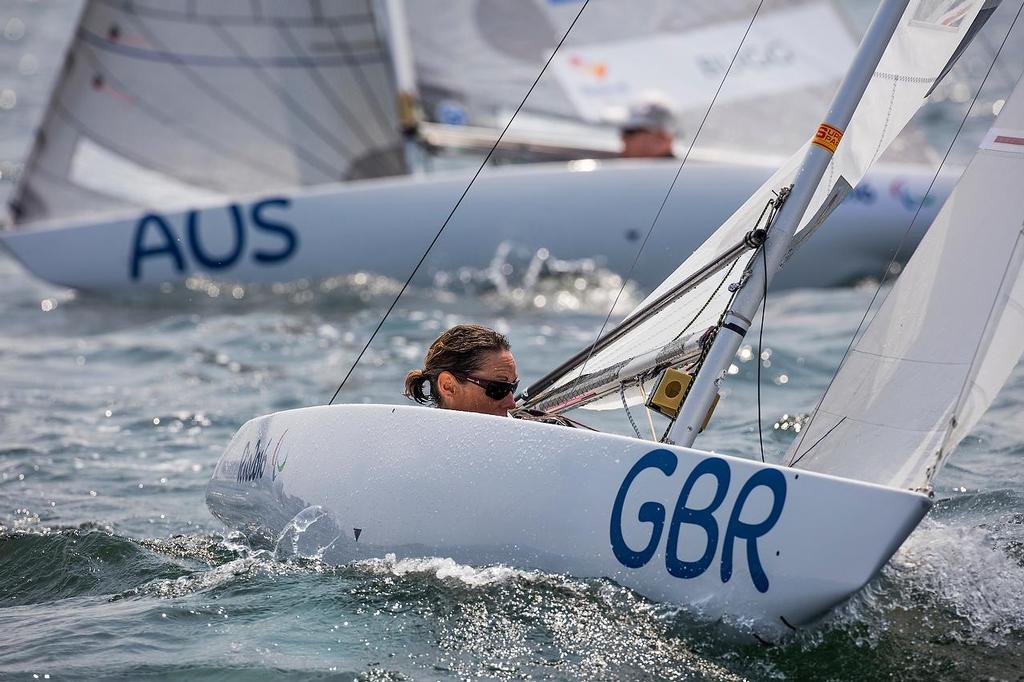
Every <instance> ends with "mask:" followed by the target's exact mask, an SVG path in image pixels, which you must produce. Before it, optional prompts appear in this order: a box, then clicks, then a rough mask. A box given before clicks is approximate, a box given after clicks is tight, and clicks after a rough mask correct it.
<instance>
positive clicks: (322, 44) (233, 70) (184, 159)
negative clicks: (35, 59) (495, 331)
mask: <svg viewBox="0 0 1024 682" xmlns="http://www.w3.org/2000/svg"><path fill="white" fill-rule="evenodd" d="M372 7H373V6H372V0H344V1H342V2H333V3H320V2H317V1H316V0H302V1H292V2H273V3H272V2H252V3H250V2H244V3H239V2H231V3H196V2H189V1H187V0H133V2H112V1H107V0H92V1H90V2H88V3H87V4H86V6H85V8H84V10H83V13H82V18H81V21H80V23H79V26H78V30H77V33H76V35H75V38H74V40H73V42H72V45H71V47H70V49H69V53H68V55H67V59H66V61H65V64H64V69H63V72H62V74H61V76H60V78H59V81H58V84H57V87H56V89H55V91H54V94H53V96H52V100H51V104H50V107H49V110H48V113H47V115H46V118H45V120H44V123H43V126H42V128H41V130H40V132H39V134H38V136H37V139H36V143H35V147H34V150H33V152H32V154H31V156H30V159H29V163H28V165H27V168H26V172H25V175H24V179H23V182H22V184H21V186H20V188H19V191H18V193H17V194H16V196H15V197H14V200H13V201H12V213H13V214H14V216H15V219H16V221H17V222H22V223H24V222H30V221H38V220H44V219H67V218H73V217H79V216H82V215H83V214H86V213H97V212H109V211H113V210H117V209H127V208H136V209H137V208H150V207H154V206H161V207H162V208H166V202H167V201H168V200H170V201H175V202H178V203H182V202H203V201H205V200H208V199H210V198H211V197H213V196H218V195H231V194H238V193H253V192H260V191H267V190H272V189H275V188H282V187H294V186H298V185H310V184H320V183H324V182H331V181H337V180H342V179H347V178H350V177H356V176H366V175H390V174H394V173H399V172H401V171H402V170H403V164H402V162H401V156H400V152H398V151H397V146H398V144H399V139H398V132H397V123H396V114H395V106H394V102H395V88H394V83H393V77H392V74H391V67H390V62H389V57H388V53H387V51H386V49H385V47H384V45H383V44H382V41H381V40H380V38H379V34H378V30H377V24H376V23H375V17H374V13H373V9H372Z"/></svg>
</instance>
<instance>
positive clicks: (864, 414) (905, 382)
mask: <svg viewBox="0 0 1024 682" xmlns="http://www.w3.org/2000/svg"><path fill="white" fill-rule="evenodd" d="M1022 179H1024V85H1022V84H1021V83H1020V82H1018V85H1017V87H1016V88H1015V89H1014V91H1013V93H1012V94H1011V95H1010V97H1009V98H1008V99H1007V101H1006V104H1005V105H1004V106H1003V108H1002V110H1001V112H1000V114H999V117H998V118H997V119H996V122H995V125H994V127H993V128H992V130H991V131H989V133H988V135H986V137H985V139H984V141H983V143H982V145H981V148H980V149H979V150H978V152H977V154H976V155H975V157H974V159H973V160H972V161H971V163H970V165H969V166H968V168H967V170H966V171H965V172H964V175H963V176H962V178H961V179H960V182H959V184H958V185H957V187H956V188H955V189H954V191H953V194H952V195H951V196H950V197H949V199H947V200H946V203H945V205H944V206H943V208H942V211H941V212H940V213H939V216H938V217H937V218H936V219H935V222H934V223H933V224H932V226H931V228H930V229H929V231H928V233H927V234H926V235H925V238H924V241H922V242H921V244H920V246H918V248H917V251H916V252H915V253H914V257H913V258H912V259H911V260H910V263H909V264H908V265H907V268H906V269H905V270H904V271H903V273H902V274H901V275H900V278H899V280H898V281H897V282H896V284H895V286H894V287H893V289H892V291H890V293H889V295H888V296H887V297H886V299H885V301H884V303H883V304H882V306H881V308H880V309H879V312H878V314H877V315H876V316H875V318H874V319H873V320H872V322H871V324H870V325H869V327H868V328H867V330H866V331H865V333H864V335H863V336H862V337H861V338H860V339H859V340H858V342H857V343H856V345H855V346H854V347H853V348H852V349H851V352H850V353H849V355H848V356H847V357H846V359H845V361H844V362H843V365H842V367H841V368H840V370H839V372H838V374H837V375H836V377H835V380H834V381H833V383H832V385H831V387H830V388H829V390H828V391H827V393H826V395H825V397H824V399H823V400H822V403H821V405H820V407H819V408H818V410H817V411H816V412H815V414H814V418H813V420H812V421H811V423H810V425H809V427H808V428H807V429H806V430H805V431H804V433H803V434H802V438H801V439H800V440H799V441H798V442H796V443H795V444H794V446H793V447H792V448H791V452H790V462H792V463H793V464H794V465H795V466H798V467H801V468H806V469H810V470H813V471H820V472H823V473H828V474H833V475H836V476H842V477H844V478H854V479H860V480H864V481H869V482H872V483H879V484H882V485H888V486H894V487H900V488H924V487H926V486H928V485H930V483H931V481H932V479H933V477H934V476H935V474H936V472H937V471H938V470H939V468H940V467H941V466H942V464H943V463H944V462H945V460H946V458H947V457H948V456H949V455H950V453H951V452H952V451H953V449H954V448H955V447H956V445H957V443H959V442H960V440H961V439H962V438H963V437H964V435H966V434H967V433H968V432H969V431H970V430H971V428H972V427H973V426H974V425H975V424H976V423H977V421H978V419H979V418H980V417H981V415H982V414H983V413H984V412H985V410H986V409H987V408H988V406H989V405H990V404H991V403H992V401H993V400H994V399H995V396H996V394H997V393H998V392H999V389H1000V388H1001V387H1002V386H1003V384H1004V383H1005V382H1006V379H1007V377H1008V376H1009V374H1010V372H1011V371H1012V370H1013V368H1014V366H1015V365H1016V364H1017V361H1018V360H1019V358H1020V356H1021V352H1022V350H1024V273H1022V267H1021V266H1022V261H1024V228H1022V224H1024V193H1022V192H1021V187H1022Z"/></svg>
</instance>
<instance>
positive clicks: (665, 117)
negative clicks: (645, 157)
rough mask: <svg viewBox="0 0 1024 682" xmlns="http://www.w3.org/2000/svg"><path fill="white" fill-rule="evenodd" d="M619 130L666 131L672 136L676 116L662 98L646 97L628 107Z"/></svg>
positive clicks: (674, 130) (674, 131)
mask: <svg viewBox="0 0 1024 682" xmlns="http://www.w3.org/2000/svg"><path fill="white" fill-rule="evenodd" d="M619 128H621V129H623V130H633V129H641V130H666V131H668V132H669V133H672V134H673V135H674V134H675V133H676V114H675V112H674V111H673V110H672V106H671V105H670V104H669V103H668V102H667V101H666V100H665V99H664V98H662V97H654V96H648V97H645V98H643V99H639V100H637V101H635V102H633V103H632V104H630V105H629V109H628V110H627V112H626V116H625V118H624V119H623V120H622V122H621V123H620V124H619Z"/></svg>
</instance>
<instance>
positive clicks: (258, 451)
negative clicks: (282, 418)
mask: <svg viewBox="0 0 1024 682" xmlns="http://www.w3.org/2000/svg"><path fill="white" fill-rule="evenodd" d="M286 435H288V431H287V430H285V432H284V433H282V434H281V437H280V438H278V439H277V444H276V445H275V444H274V439H273V438H269V439H267V442H266V444H264V443H263V438H262V436H261V437H260V438H257V439H256V442H255V443H254V442H253V441H249V442H248V443H246V444H245V447H244V448H243V449H242V457H241V459H239V460H238V473H237V474H236V475H235V480H236V481H237V482H238V483H248V482H252V481H257V480H259V479H261V478H263V476H264V474H265V473H266V469H267V463H268V461H269V463H270V480H272V481H275V480H277V475H278V474H280V473H281V472H282V471H284V467H285V465H286V464H288V454H287V453H285V455H284V458H283V459H282V458H281V445H282V444H283V443H284V437H285V436H286ZM271 447H273V448H274V452H273V454H271V455H270V457H269V460H268V457H267V453H268V452H270V448H271Z"/></svg>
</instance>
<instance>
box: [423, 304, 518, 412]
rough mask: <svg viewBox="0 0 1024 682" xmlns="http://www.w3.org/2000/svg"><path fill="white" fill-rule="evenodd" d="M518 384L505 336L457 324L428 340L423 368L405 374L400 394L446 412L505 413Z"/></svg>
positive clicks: (513, 401)
mask: <svg viewBox="0 0 1024 682" xmlns="http://www.w3.org/2000/svg"><path fill="white" fill-rule="evenodd" d="M518 387H519V377H518V375H517V373H516V360H515V358H514V357H512V351H511V350H510V347H509V343H508V339H507V338H505V335H504V334H500V333H498V332H496V331H494V330H493V329H489V328H487V327H483V326H480V325H478V324H460V325H456V326H454V327H452V328H451V329H449V330H448V331H446V332H444V333H443V334H441V335H440V336H439V337H437V339H435V340H434V342H433V343H432V344H430V348H429V349H428V350H427V354H426V357H424V358H423V369H414V370H412V371H411V372H409V373H408V374H407V375H406V377H405V395H406V396H407V397H409V398H412V399H413V400H415V401H416V402H418V403H421V404H423V405H433V406H435V407H440V408H443V409H446V410H460V411H463V412H480V413H482V414H493V415H497V416H500V417H505V416H508V412H509V410H511V409H512V408H513V407H515V404H516V402H515V395H514V394H515V391H516V389H517V388H518Z"/></svg>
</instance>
